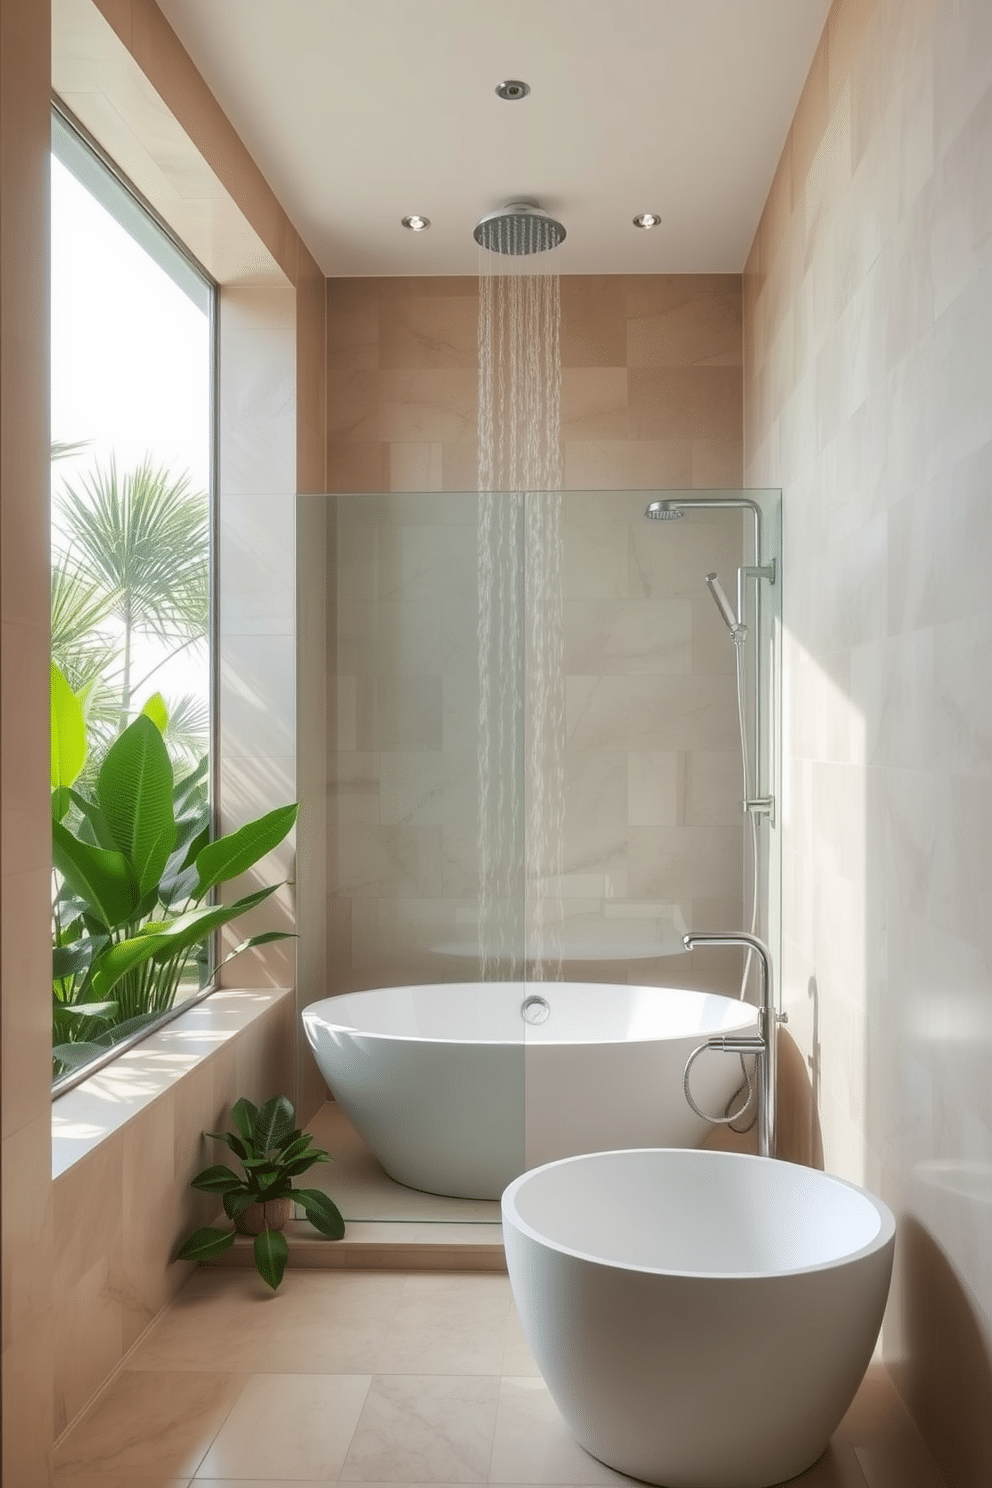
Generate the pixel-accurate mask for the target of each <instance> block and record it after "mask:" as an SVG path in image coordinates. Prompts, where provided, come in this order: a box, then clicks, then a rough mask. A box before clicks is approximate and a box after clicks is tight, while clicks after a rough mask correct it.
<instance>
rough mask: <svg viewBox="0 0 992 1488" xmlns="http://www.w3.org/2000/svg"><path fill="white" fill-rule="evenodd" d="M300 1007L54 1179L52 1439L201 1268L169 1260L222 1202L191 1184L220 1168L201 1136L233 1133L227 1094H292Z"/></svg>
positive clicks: (284, 1001) (265, 1021) (264, 1025)
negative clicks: (204, 1172)
mask: <svg viewBox="0 0 992 1488" xmlns="http://www.w3.org/2000/svg"><path fill="white" fill-rule="evenodd" d="M293 1002H294V999H293V998H292V995H291V994H289V993H286V994H282V995H281V996H279V997H277V998H276V1000H274V1001H273V1002H272V1003H271V1005H270V1006H269V1007H268V1008H267V1009H266V1010H265V1011H264V1012H263V1013H262V1015H261V1016H259V1017H257V1018H256V1019H255V1020H254V1021H252V1022H251V1023H250V1024H249V1025H248V1026H246V1027H245V1028H244V1029H242V1030H241V1031H240V1032H239V1033H236V1034H233V1035H231V1036H230V1037H229V1038H226V1039H222V1038H221V1037H220V1036H219V1035H218V1036H217V1045H218V1047H217V1049H216V1052H214V1053H211V1054H210V1055H209V1057H207V1058H205V1059H203V1060H202V1061H200V1062H199V1063H197V1064H196V1065H195V1066H194V1068H192V1069H191V1070H190V1071H188V1072H187V1073H186V1074H185V1075H184V1077H183V1078H182V1080H180V1081H178V1082H176V1083H175V1084H172V1085H170V1086H169V1088H167V1089H166V1090H164V1091H163V1092H162V1093H161V1094H160V1095H158V1096H157V1097H156V1099H155V1100H154V1101H152V1102H151V1103H150V1104H149V1105H146V1106H145V1108H144V1109H143V1110H142V1111H141V1112H140V1114H138V1115H136V1116H135V1117H133V1118H132V1119H131V1120H129V1121H128V1122H127V1123H126V1124H124V1125H123V1126H122V1127H121V1128H120V1129H119V1130H117V1131H114V1132H112V1133H111V1134H110V1135H109V1136H107V1137H105V1138H104V1140H103V1141H102V1142H101V1143H100V1144H99V1146H97V1147H95V1148H94V1150H93V1151H92V1152H90V1153H88V1154H87V1155H86V1156H85V1157H82V1158H80V1159H79V1161H78V1162H76V1163H74V1164H73V1165H72V1166H71V1167H70V1168H68V1169H67V1171H66V1172H64V1173H61V1174H60V1175H59V1176H58V1177H57V1178H56V1180H55V1183H54V1204H53V1208H54V1227H55V1234H56V1237H57V1241H58V1243H57V1244H56V1251H55V1265H54V1271H53V1274H52V1279H51V1286H52V1299H53V1303H54V1308H55V1315H56V1317H57V1318H58V1342H57V1347H56V1349H55V1361H54V1363H55V1368H54V1411H55V1433H56V1435H59V1434H60V1433H61V1432H62V1431H64V1430H65V1428H66V1427H67V1426H68V1425H69V1424H70V1423H71V1422H72V1421H73V1420H74V1418H75V1417H76V1416H77V1415H78V1414H79V1412H80V1411H81V1410H82V1409H83V1407H84V1406H85V1405H86V1404H87V1403H88V1402H89V1401H90V1400H91V1399H92V1397H93V1395H94V1394H95V1393H96V1391H97V1390H98V1389H99V1388H100V1386H101V1385H102V1384H103V1382H104V1380H105V1379H106V1378H107V1376H108V1375H109V1374H110V1373H111V1371H112V1370H113V1369H115V1368H116V1367H117V1365H118V1364H119V1363H120V1361H121V1359H122V1358H123V1357H124V1355H125V1354H126V1353H127V1351H128V1349H130V1348H131V1346H132V1344H134V1343H135V1342H136V1341H137V1339H138V1338H139V1337H140V1336H141V1334H142V1333H143V1332H144V1330H145V1329H146V1328H147V1327H148V1325H149V1323H150V1322H151V1321H152V1320H153V1318H154V1317H155V1316H156V1314H157V1313H158V1312H159V1311H160V1310H161V1309H162V1308H163V1307H164V1306H165V1304H166V1303H167V1302H168V1301H169V1300H170V1298H171V1297H173V1296H174V1295H175V1293H176V1292H177V1291H178V1289H179V1288H180V1287H181V1286H182V1284H183V1282H184V1281H186V1280H187V1279H188V1277H189V1275H190V1274H191V1272H192V1271H193V1270H194V1267H193V1266H192V1265H190V1264H189V1263H188V1262H185V1261H184V1262H181V1263H180V1264H178V1265H175V1264H173V1263H172V1255H173V1252H174V1251H175V1249H176V1246H177V1245H178V1244H179V1242H180V1241H181V1240H183V1239H184V1238H185V1237H186V1235H187V1234H189V1233H190V1232H191V1231H192V1230H194V1229H196V1228H197V1226H199V1225H205V1224H214V1223H216V1216H217V1213H218V1209H217V1204H216V1201H215V1199H214V1198H213V1197H212V1196H210V1195H208V1194H200V1193H197V1192H196V1190H194V1189H191V1188H190V1187H189V1181H190V1179H191V1178H192V1177H193V1175H194V1174H195V1173H197V1172H199V1171H200V1169H201V1168H205V1167H207V1166H208V1165H209V1164H210V1163H213V1162H219V1161H223V1154H222V1152H221V1150H220V1149H219V1148H218V1146H217V1144H216V1143H213V1142H210V1141H209V1140H207V1138H206V1136H205V1133H206V1132H209V1131H223V1130H228V1129H230V1128H231V1125H232V1123H231V1096H232V1092H235V1093H236V1094H237V1095H238V1096H240V1095H246V1096H247V1097H248V1099H249V1100H254V1101H255V1102H256V1103H258V1102H261V1101H263V1100H267V1099H268V1098H269V1096H271V1095H274V1094H276V1093H286V1092H289V1091H291V1090H292V1082H293V1074H294V1064H295V1048H294V1045H295V1026H294V1025H295V1021H296V1020H295V1008H294V1005H293ZM165 1057H166V1058H167V1055H166V1056H165ZM108 1088H109V1090H110V1091H112V1088H113V1087H112V1083H111V1084H110V1086H109V1087H104V1096H105V1097H106V1094H107V1093H108ZM98 1103H99V1102H98ZM70 1237H71V1243H70ZM15 1481H16V1480H15Z"/></svg>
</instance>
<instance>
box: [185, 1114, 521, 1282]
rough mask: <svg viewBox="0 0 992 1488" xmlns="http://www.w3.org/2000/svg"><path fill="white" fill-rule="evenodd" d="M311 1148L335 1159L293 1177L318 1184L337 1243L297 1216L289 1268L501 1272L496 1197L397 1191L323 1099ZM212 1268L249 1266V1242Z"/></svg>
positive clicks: (311, 1127)
mask: <svg viewBox="0 0 992 1488" xmlns="http://www.w3.org/2000/svg"><path fill="white" fill-rule="evenodd" d="M306 1129H307V1131H309V1132H312V1133H313V1139H314V1145H315V1146H317V1147H323V1148H324V1150H325V1151H326V1152H329V1153H331V1155H332V1156H333V1158H334V1161H333V1162H330V1163H319V1164H317V1165H316V1166H315V1167H313V1168H311V1169H310V1171H309V1172H308V1173H305V1174H304V1175H303V1177H302V1178H301V1179H299V1180H297V1181H298V1182H299V1184H300V1186H301V1187H306V1188H320V1189H323V1190H324V1192H325V1193H327V1194H328V1195H329V1196H330V1198H332V1199H333V1200H334V1202H335V1204H337V1206H338V1208H339V1209H340V1210H341V1213H342V1214H343V1215H344V1218H345V1234H344V1239H342V1240H327V1239H325V1237H324V1236H323V1235H320V1234H318V1233H317V1231H316V1230H315V1229H314V1228H313V1226H312V1225H310V1224H308V1223H307V1222H306V1220H304V1219H294V1220H290V1222H289V1224H288V1225H287V1226H286V1238H287V1240H288V1241H289V1264H290V1266H307V1267H312V1268H315V1269H325V1268H326V1269H328V1270H330V1269H336V1270H341V1269H351V1270H362V1271H388V1270H401V1271H505V1270H506V1257H505V1255H504V1252H503V1227H502V1224H501V1222H500V1206H499V1202H498V1201H496V1200H485V1199H449V1198H444V1197H443V1196H442V1195H440V1194H428V1193H421V1192H419V1190H417V1189H413V1188H404V1187H403V1185H402V1184H400V1183H394V1182H393V1180H392V1179H391V1178H389V1177H387V1175H386V1174H385V1173H384V1172H383V1170H382V1168H381V1167H380V1166H379V1164H378V1162H377V1161H376V1160H375V1158H374V1157H373V1156H372V1154H371V1152H369V1150H368V1148H367V1147H366V1146H365V1144H364V1142H363V1141H362V1139H361V1137H359V1135H358V1133H357V1132H356V1131H355V1129H354V1127H353V1126H352V1125H351V1122H350V1121H349V1120H348V1118H347V1116H346V1115H345V1113H344V1112H343V1111H342V1110H341V1108H340V1107H339V1106H338V1105H336V1104H335V1103H334V1102H333V1101H328V1102H327V1103H326V1104H325V1105H324V1106H322V1107H321V1109H320V1110H319V1111H318V1112H317V1114H316V1116H315V1117H314V1118H313V1120H312V1121H310V1122H309V1123H308V1124H307V1128H306ZM211 1264H213V1265H219V1266H252V1265H254V1258H253V1255H252V1242H251V1240H250V1239H248V1238H247V1237H244V1236H240V1235H239V1236H238V1238H237V1239H236V1240H235V1242H234V1245H233V1246H232V1247H231V1249H230V1250H228V1251H226V1252H225V1253H224V1255H223V1256H221V1257H220V1258H219V1259H218V1260H217V1261H214V1262H211Z"/></svg>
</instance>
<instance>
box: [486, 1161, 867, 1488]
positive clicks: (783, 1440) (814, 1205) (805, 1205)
mask: <svg viewBox="0 0 992 1488" xmlns="http://www.w3.org/2000/svg"><path fill="white" fill-rule="evenodd" d="M503 1239H504V1244H505V1246H506V1261H507V1268H508V1270H509V1273H510V1284H511V1287H512V1290H513V1296H514V1300H515V1301H516V1304H517V1310H518V1312H519V1314H520V1320H521V1323H522V1325H523V1329H524V1333H525V1335H526V1337H527V1341H528V1343H529V1344H530V1348H531V1351H532V1352H533V1354H534V1357H535V1359H536V1360H537V1364H538V1367H539V1368H540V1370H541V1373H542V1374H543V1376H544V1378H545V1381H546V1382H547V1386H548V1389H549V1391H550V1393H551V1395H552V1397H553V1398H554V1400H555V1402H556V1404H557V1406H558V1408H559V1410H560V1411H561V1414H562V1416H563V1417H564V1419H565V1421H566V1423H567V1424H568V1426H569V1428H570V1430H571V1431H572V1434H573V1435H574V1436H575V1438H576V1440H577V1441H578V1442H580V1443H581V1445H582V1446H583V1447H585V1449H586V1450H587V1451H588V1452H590V1453H591V1454H592V1455H593V1456H594V1457H597V1458H599V1460H600V1461H601V1462H605V1463H606V1464H608V1466H610V1467H612V1468H615V1469H616V1470H617V1471H619V1472H623V1473H627V1474H629V1475H630V1476H631V1477H634V1478H642V1479H644V1480H645V1481H646V1482H648V1483H663V1484H664V1485H665V1488H766V1485H768V1484H772V1483H781V1482H782V1481H783V1480H784V1479H786V1478H791V1477H794V1476H795V1475H796V1474H797V1473H800V1472H803V1471H804V1470H805V1469H806V1468H808V1467H809V1466H810V1465H811V1464H812V1463H813V1462H815V1461H816V1459H817V1458H818V1457H819V1456H820V1454H821V1453H822V1452H823V1451H824V1450H825V1449H826V1446H827V1442H828V1441H829V1439H830V1437H831V1435H832V1433H833V1432H834V1430H835V1428H836V1427H837V1425H838V1423H839V1422H840V1419H841V1417H842V1416H843V1415H844V1412H845V1411H846V1410H847V1408H848V1406H849V1405H850V1403H851V1401H852V1400H853V1398H854V1395H855V1393H856V1391H857V1388H858V1385H859V1384H860V1382H861V1379H862V1377H863V1375H864V1372H865V1370H866V1368H867V1367H868V1362H869V1360H870V1358H871V1354H872V1350H873V1348H874V1346H875V1340H876V1338H877V1336H878V1330H879V1328H880V1326H881V1322H882V1313H883V1310H884V1307H885V1299H886V1295H887V1293H888V1287H889V1278H890V1274H891V1269H892V1252H893V1246H894V1240H895V1222H894V1220H893V1217H892V1214H891V1213H890V1211H889V1210H888V1208H887V1207H886V1206H885V1205H884V1204H883V1203H881V1202H880V1201H879V1200H878V1199H875V1198H873V1197H872V1195H871V1194H868V1193H865V1192H864V1191H863V1190H861V1189H859V1188H855V1187H853V1186H852V1185H851V1184H848V1183H844V1182H842V1181H841V1180H840V1179H838V1178H832V1177H830V1176H828V1175H827V1174H825V1173H820V1172H817V1171H815V1170H814V1169H811V1168H803V1167H798V1166H795V1165H794V1164H792V1163H785V1162H776V1161H774V1160H772V1159H770V1158H764V1157H749V1156H745V1155H743V1154H740V1153H727V1152H703V1151H685V1150H682V1151H671V1150H669V1151H664V1150H662V1151H659V1150H642V1151H624V1152H601V1153H595V1154H591V1155H587V1156H580V1157H573V1158H568V1159H566V1160H564V1161H561V1162H556V1163H551V1164H549V1165H548V1166H546V1167H542V1168H538V1169H535V1170H534V1171H532V1172H529V1173H525V1174H524V1175H523V1176H522V1177H520V1178H517V1179H516V1180H515V1181H514V1182H513V1183H511V1184H510V1186H509V1188H508V1189H507V1190H506V1193H505V1194H504V1195H503Z"/></svg>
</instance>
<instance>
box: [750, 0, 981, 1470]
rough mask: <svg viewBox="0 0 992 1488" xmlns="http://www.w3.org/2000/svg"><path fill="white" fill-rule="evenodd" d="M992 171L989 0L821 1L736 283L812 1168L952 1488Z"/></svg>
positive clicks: (974, 960) (969, 1300)
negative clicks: (762, 549) (778, 573)
mask: <svg viewBox="0 0 992 1488" xmlns="http://www.w3.org/2000/svg"><path fill="white" fill-rule="evenodd" d="M990 162H992V8H990V7H989V5H988V4H987V0H955V3H953V4H938V3H936V0H836V3H835V4H834V6H833V9H832V10H831V12H830V16H829V20H828V23H827V27H826V30H825V32H824V35H823V39H822V41H821V43H820V47H819V50H818V52H817V54H816V57H815V59H814V62H813V66H812V68H811V71H810V75H809V80H808V82H807V85H806V90H805V92H804V95H803V98H802V100H801V102H800V105H799V109H798V112H797V114H796V118H795V121H794V123H793V126H792V131H791V133H790V135H789V138H788V141H787V144H786V147H785V151H784V154H783V156H782V160H781V162H780V165H779V168H778V172H777V174H776V177H775V180H774V183H773V186H772V189H771V194H770V196H769V199H768V203H767V206H766V208H765V211H764V215H763V217H762V220H761V224H760V227H759V230H758V234H757V237H756V239H755V242H754V246H753V248H752V251H751V255H750V258H749V261H748V265H747V270H746V273H745V278H744V302H745V313H744V326H745V333H744V340H745V408H746V410H747V427H746V445H747V460H746V466H745V471H746V479H747V480H748V481H749V482H750V483H754V484H773V485H781V486H782V487H783V488H784V525H785V539H784V545H785V572H786V575H787V583H786V586H785V629H786V653H785V684H784V685H785V698H786V746H787V759H786V776H787V789H786V794H785V801H784V807H785V874H784V879H785V884H786V893H787V896H788V897H787V900H786V906H785V913H784V921H785V933H786V939H785V951H786V953H785V977H786V990H787V996H788V1000H789V1002H790V1004H791V1007H792V1010H793V1028H794V1030H795V1031H796V1033H797V1034H798V1035H799V1036H800V1038H801V1041H802V1042H803V1044H804V1046H805V1049H806V1051H807V1052H809V1053H811V1054H813V1055H814V1056H815V1059H816V1061H817V1067H818V1070H819V1073H820V1078H821V1081H822V1105H823V1118H824V1143H825V1151H826V1162H827V1166H828V1167H829V1168H832V1169H834V1170H836V1171H839V1172H841V1173H843V1174H846V1175H847V1176H849V1177H851V1178H853V1179H856V1180H863V1181H866V1182H868V1183H869V1184H870V1185H871V1186H873V1187H874V1188H875V1189H876V1190H878V1191H879V1192H880V1193H881V1194H882V1195H883V1196H884V1197H886V1198H887V1199H888V1200H889V1201H890V1202H891V1203H892V1205H893V1206H894V1208H895V1209H896V1210H897V1212H898V1214H899V1216H900V1245H899V1250H898V1265H897V1276H896V1282H895V1286H894V1290H893V1295H892V1300H891V1305H890V1309H889V1315H888V1318H887V1321H886V1328H885V1351H886V1357H887V1359H888V1360H889V1362H890V1364H891V1365H892V1367H893V1371H894V1374H895V1378H896V1379H897V1381H898V1383H899V1385H900V1388H901V1389H902V1391H903V1393H904V1395H905V1398H906V1399H907V1401H908V1402H909V1403H910V1404H911V1406H912V1407H913V1409H914V1411H915V1413H916V1415H917V1418H918V1419H919V1420H920V1421H921V1423H922V1424H923V1425H924V1427H925V1429H926V1432H927V1435H928V1437H929V1440H930V1444H931V1447H932V1449H933V1451H934V1453H935V1455H936V1457H937V1458H938V1460H939V1461H940V1463H941V1465H942V1467H943V1470H944V1472H945V1474H946V1476H947V1480H948V1482H953V1483H954V1484H956V1485H961V1488H978V1485H979V1484H985V1483H987V1482H989V1481H990V1479H992V1409H990V1405H992V1382H990V1372H989V1364H988V1359H989V1357H990V1351H992V1206H990V1204H989V1202H988V1193H989V1175H990V1173H992V1104H990V1099H989V1090H990V1085H989V1079H988V1071H989V1065H990V1040H992V1021H990V1010H992V976H990V969H989V968H990V964H992V963H990V952H992V938H990V935H992V931H990V926H992V916H990V913H989V908H990V904H989V894H988V880H989V875H988V856H989V840H990V832H992V791H990V760H992V714H990V711H989V703H988V699H989V696H990V680H992V679H990V675H989V656H990V655H992V650H990V647H989V643H988V636H989V629H990V621H992V615H990V598H989V596H990V589H989V584H988V569H989V555H990V553H992V527H990V520H992V516H990V514H992V505H990V500H989V477H990V472H992V353H990V346H992V234H990V224H992V219H990V211H989V201H990V194H989V170H990ZM811 989H812V990H814V991H815V992H816V994H817V1001H818V1030H819V1039H818V1046H817V1047H816V1048H815V1049H814V1048H812V1047H811V1042H812V1030H813V1023H812V1011H813V1002H812V1000H811V997H810V995H809V994H810V991H811Z"/></svg>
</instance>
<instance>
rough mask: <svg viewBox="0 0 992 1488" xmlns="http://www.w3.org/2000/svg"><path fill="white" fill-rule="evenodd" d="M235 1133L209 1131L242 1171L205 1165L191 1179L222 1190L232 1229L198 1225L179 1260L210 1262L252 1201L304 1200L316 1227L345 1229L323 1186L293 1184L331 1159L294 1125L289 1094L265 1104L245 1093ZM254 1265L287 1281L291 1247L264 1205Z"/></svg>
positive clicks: (274, 1283) (331, 1231)
mask: <svg viewBox="0 0 992 1488" xmlns="http://www.w3.org/2000/svg"><path fill="white" fill-rule="evenodd" d="M231 1114H232V1116H233V1117H234V1124H235V1126H236V1127H237V1131H236V1132H206V1133H205V1135H206V1136H208V1137H213V1138H215V1139H216V1140H217V1141H218V1142H226V1143H227V1145H228V1147H230V1149H231V1151H232V1152H233V1153H234V1155H235V1157H237V1158H239V1159H240V1161H241V1167H242V1173H241V1174H240V1175H239V1174H238V1173H236V1172H235V1171H234V1169H233V1168H229V1167H228V1166H227V1164H226V1163H217V1164H215V1165H214V1166H213V1167H210V1168H204V1170H203V1172H202V1173H197V1175H196V1177H195V1178H193V1179H192V1180H191V1182H192V1186H193V1187H194V1188H199V1189H202V1190H203V1191H204V1193H214V1194H220V1196H221V1202H222V1203H223V1205H224V1212H225V1214H226V1215H227V1216H228V1218H229V1219H231V1220H233V1221H235V1227H234V1228H232V1229H230V1230H221V1229H217V1228H216V1227H214V1226H207V1227H206V1228H204V1229H200V1230H196V1231H194V1233H193V1234H192V1235H190V1237H189V1239H188V1240H185V1241H184V1242H183V1244H182V1245H181V1246H180V1247H179V1249H178V1250H177V1251H176V1254H175V1256H174V1257H173V1259H174V1260H177V1261H207V1260H212V1259H213V1258H214V1257H215V1256H219V1255H223V1253H224V1251H226V1250H229V1249H230V1247H231V1246H232V1245H233V1244H234V1239H235V1236H236V1234H237V1233H238V1231H237V1220H238V1218H239V1217H240V1216H242V1215H243V1214H244V1213H245V1211H246V1210H247V1209H249V1208H250V1207H251V1205H252V1204H261V1205H267V1204H270V1203H272V1202H273V1200H275V1199H288V1198H290V1197H292V1199H293V1201H294V1202H295V1203H297V1204H299V1205H300V1207H301V1208H302V1209H303V1210H304V1211H305V1213H306V1216H307V1218H308V1219H309V1221H310V1223H311V1224H312V1225H313V1226H314V1228H315V1229H318V1230H319V1231H320V1233H321V1234H322V1235H326V1236H327V1237H328V1238H329V1239H331V1240H340V1239H341V1236H342V1235H343V1234H344V1220H343V1219H342V1218H341V1211H340V1210H339V1209H338V1207H337V1205H336V1204H334V1203H333V1202H332V1201H331V1200H330V1199H329V1198H328V1197H327V1195H326V1194H325V1193H323V1192H322V1191H321V1190H320V1189H318V1188H294V1187H293V1179H294V1178H295V1177H298V1176H299V1174H300V1173H305V1172H306V1170H307V1168H309V1167H312V1166H313V1164H314V1163H319V1162H330V1161H332V1159H331V1156H330V1154H329V1153H327V1152H324V1151H323V1150H322V1149H321V1148H319V1147H313V1146H311V1143H312V1141H313V1138H312V1136H311V1135H310V1134H309V1132H303V1131H300V1130H299V1128H298V1127H297V1126H296V1125H295V1121H296V1116H295V1113H294V1111H293V1107H292V1106H291V1105H290V1103H289V1101H288V1100H287V1099H286V1097H285V1096H284V1095H274V1096H273V1097H272V1099H271V1100H267V1101H266V1102H265V1104H264V1105H263V1106H253V1105H252V1103H251V1101H249V1100H245V1099H244V1098H242V1099H241V1100H239V1101H237V1102H236V1103H235V1105H234V1107H233V1108H232V1111H231ZM254 1252H255V1265H256V1267H257V1268H258V1273H259V1275H260V1276H261V1277H262V1279H263V1280H264V1281H265V1282H267V1283H268V1285H269V1286H270V1287H271V1288H272V1289H273V1291H275V1289H276V1287H278V1285H279V1283H280V1282H281V1281H282V1278H283V1272H284V1271H285V1269H286V1262H287V1260H288V1259H289V1246H288V1244H287V1242H286V1237H285V1235H284V1234H283V1233H282V1231H281V1230H279V1229H274V1228H270V1227H269V1224H268V1222H267V1219H266V1217H265V1213H264V1209H263V1219H262V1229H261V1232H260V1233H259V1234H257V1235H256V1236H255V1241H254Z"/></svg>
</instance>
